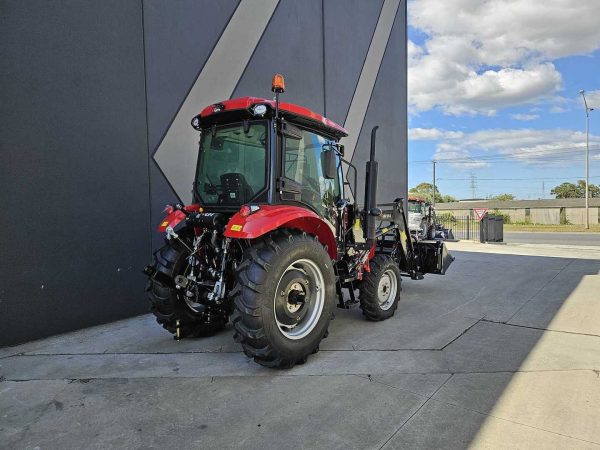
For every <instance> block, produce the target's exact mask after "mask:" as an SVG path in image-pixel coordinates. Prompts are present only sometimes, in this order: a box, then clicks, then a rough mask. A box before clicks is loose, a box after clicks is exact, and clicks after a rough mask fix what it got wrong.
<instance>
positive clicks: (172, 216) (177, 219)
mask: <svg viewBox="0 0 600 450" xmlns="http://www.w3.org/2000/svg"><path fill="white" fill-rule="evenodd" d="M183 209H185V210H186V211H187V212H195V211H199V210H200V209H202V208H200V205H198V204H194V205H187V206H184V207H183ZM165 211H167V212H168V214H167V217H165V218H164V219H163V221H162V222H161V223H160V225H158V231H159V232H161V233H164V232H165V231H167V228H169V227H171V228H175V227H176V226H177V225H179V224H180V223H181V222H182V221H184V220H185V217H186V215H185V213H184V212H183V211H180V210H178V209H174V208H173V207H172V206H171V205H167V208H166V209H165Z"/></svg>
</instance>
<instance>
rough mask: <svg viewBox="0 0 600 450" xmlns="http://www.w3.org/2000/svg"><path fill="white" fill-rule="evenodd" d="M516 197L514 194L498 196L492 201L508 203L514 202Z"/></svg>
mask: <svg viewBox="0 0 600 450" xmlns="http://www.w3.org/2000/svg"><path fill="white" fill-rule="evenodd" d="M515 198H516V197H515V196H514V195H513V194H498V195H495V196H494V197H492V200H498V201H501V202H508V201H510V200H514V199H515Z"/></svg>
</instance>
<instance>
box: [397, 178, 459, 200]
mask: <svg viewBox="0 0 600 450" xmlns="http://www.w3.org/2000/svg"><path fill="white" fill-rule="evenodd" d="M432 192H433V184H431V183H419V184H417V185H416V186H415V187H413V188H411V189H410V190H409V191H408V195H411V196H414V197H423V198H424V199H425V200H426V201H427V202H429V203H431V199H432V195H431V194H432ZM435 201H436V203H447V202H455V201H456V199H455V198H454V197H452V196H451V195H442V194H441V193H440V190H439V189H438V187H437V186H436V187H435Z"/></svg>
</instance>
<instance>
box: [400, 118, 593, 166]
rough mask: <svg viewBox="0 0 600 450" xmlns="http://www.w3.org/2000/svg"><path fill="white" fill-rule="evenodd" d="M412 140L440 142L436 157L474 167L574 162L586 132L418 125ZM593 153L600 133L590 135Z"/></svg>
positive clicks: (411, 131)
mask: <svg viewBox="0 0 600 450" xmlns="http://www.w3.org/2000/svg"><path fill="white" fill-rule="evenodd" d="M409 139H410V140H431V141H437V144H436V151H435V155H434V159H436V160H446V161H447V160H450V161H454V162H455V165H456V166H457V167H461V168H473V167H482V166H485V165H488V164H489V163H490V162H492V161H505V160H509V161H515V162H522V163H528V164H532V163H533V164H563V165H564V164H571V163H573V162H574V161H575V160H577V159H582V158H583V155H584V150H585V133H584V132H582V131H573V130H560V129H556V130H536V129H530V128H523V129H512V130H503V129H489V130H481V131H476V132H473V133H463V132H455V131H448V130H442V129H438V128H431V129H429V128H417V129H411V130H409ZM590 152H591V154H592V157H593V158H598V157H599V156H600V136H595V135H590Z"/></svg>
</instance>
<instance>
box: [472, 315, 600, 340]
mask: <svg viewBox="0 0 600 450" xmlns="http://www.w3.org/2000/svg"><path fill="white" fill-rule="evenodd" d="M509 320H510V319H509ZM481 321H482V322H487V323H495V324H497V325H506V326H508V327H517V328H528V329H530V330H538V331H548V332H551V333H564V334H574V335H577V336H590V337H597V338H600V335H598V334H592V333H577V332H575V331H564V330H553V329H551V328H541V327H533V326H529V325H519V324H516V323H507V322H497V321H495V320H489V319H481Z"/></svg>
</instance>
